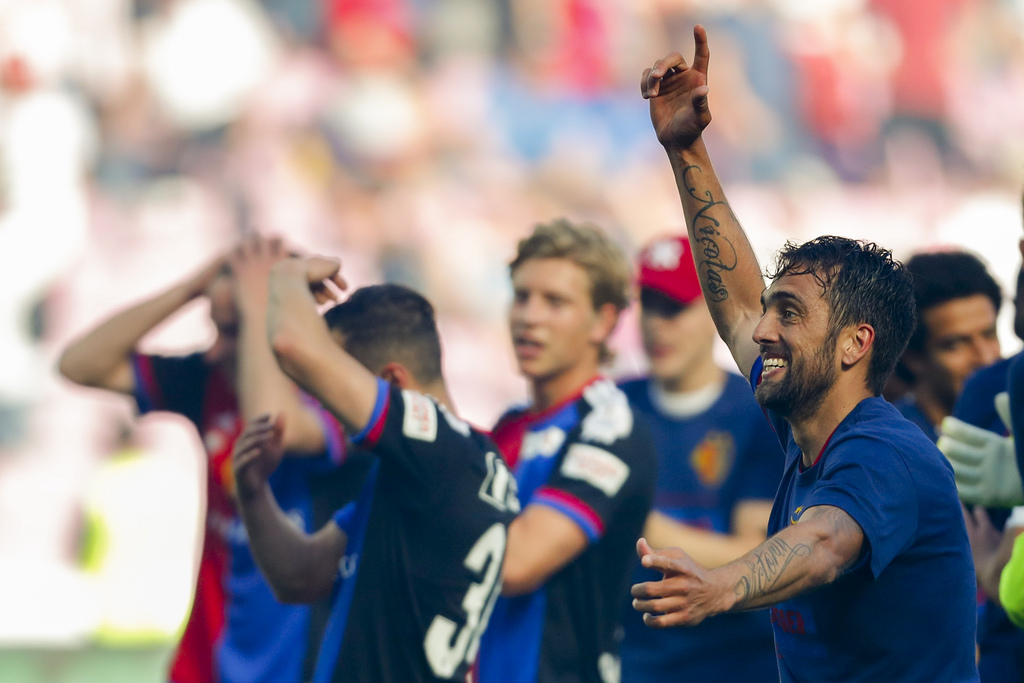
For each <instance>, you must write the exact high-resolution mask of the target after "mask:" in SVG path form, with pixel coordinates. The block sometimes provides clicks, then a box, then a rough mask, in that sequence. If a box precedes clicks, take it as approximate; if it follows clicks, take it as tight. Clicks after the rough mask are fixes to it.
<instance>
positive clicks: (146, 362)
mask: <svg viewBox="0 0 1024 683" xmlns="http://www.w3.org/2000/svg"><path fill="white" fill-rule="evenodd" d="M135 367H136V368H137V369H138V372H139V379H140V380H142V391H143V392H145V394H146V397H147V398H149V402H150V405H151V407H152V409H153V410H162V409H163V408H164V406H165V405H166V404H165V403H164V396H163V393H162V392H161V391H160V385H159V384H158V383H157V381H156V374H155V373H154V372H153V359H152V358H150V357H149V356H143V355H142V354H138V355H136V356H135Z"/></svg>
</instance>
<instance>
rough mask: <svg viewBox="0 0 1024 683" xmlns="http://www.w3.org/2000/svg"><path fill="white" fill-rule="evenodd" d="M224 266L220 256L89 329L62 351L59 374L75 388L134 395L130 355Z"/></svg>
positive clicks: (204, 286)
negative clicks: (73, 384) (157, 292)
mask: <svg viewBox="0 0 1024 683" xmlns="http://www.w3.org/2000/svg"><path fill="white" fill-rule="evenodd" d="M224 264H225V257H224V256H219V257H217V258H216V259H214V260H213V261H211V262H210V263H208V264H207V265H206V266H204V267H203V268H202V269H201V270H200V271H199V272H198V273H196V274H195V275H193V276H192V277H190V278H189V279H187V280H185V281H184V282H181V283H179V284H177V285H175V286H173V287H171V288H170V289H167V290H164V291H163V292H160V293H159V294H157V295H155V296H152V297H150V298H148V299H146V300H145V301H141V302H139V303H137V304H135V305H134V306H132V307H130V308H128V309H126V310H124V311H121V312H120V313H117V314H116V315H114V316H113V317H111V318H109V319H107V320H105V321H103V322H102V323H100V324H99V325H97V326H96V327H94V328H92V330H90V331H89V332H87V333H85V334H84V335H83V336H81V337H79V338H78V339H76V340H75V341H74V342H72V343H71V345H70V346H68V348H67V349H65V350H64V353H63V354H62V355H61V357H60V363H59V366H58V367H59V369H60V373H61V374H62V375H64V376H65V377H66V378H68V379H69V380H71V381H72V382H74V383H76V384H81V385H83V386H87V387H95V388H97V389H107V390H109V391H117V392H120V393H122V394H129V395H131V394H133V393H134V392H135V375H134V372H133V371H132V362H131V355H132V352H133V351H135V349H136V347H137V346H138V344H139V342H140V341H141V340H142V338H143V337H145V336H146V334H148V333H149V331H150V330H152V329H153V328H154V327H156V326H157V325H159V324H160V323H161V322H163V321H164V320H166V319H167V318H168V317H170V316H171V315H172V314H174V312H175V311H177V310H178V309H180V308H181V307H182V306H184V305H185V304H187V303H188V302H190V301H192V300H193V299H195V298H197V297H199V296H202V295H203V293H204V292H205V291H206V288H207V286H209V284H210V283H211V282H213V280H214V278H216V277H217V274H218V273H220V271H221V269H222V268H223V267H224Z"/></svg>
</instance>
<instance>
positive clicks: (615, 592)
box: [480, 379, 657, 683]
mask: <svg viewBox="0 0 1024 683" xmlns="http://www.w3.org/2000/svg"><path fill="white" fill-rule="evenodd" d="M494 439H495V441H496V443H498V444H499V446H500V447H501V449H502V451H503V454H504V455H505V457H506V458H508V459H509V461H510V462H512V463H513V467H514V471H515V476H516V479H517V481H518V488H519V494H520V499H521V500H522V502H523V504H524V505H545V506H547V507H550V508H553V509H555V510H557V511H559V512H561V513H562V514H564V515H566V516H567V517H569V518H570V519H571V520H573V521H574V522H575V523H576V524H577V525H579V527H580V529H582V530H583V532H584V533H585V534H586V536H587V538H588V540H589V541H590V544H589V545H588V546H587V548H586V549H585V550H584V551H583V552H582V553H580V555H579V556H578V557H576V558H575V559H574V560H573V561H572V562H569V563H568V564H567V565H565V566H564V567H562V568H561V569H560V570H559V571H558V572H557V573H555V574H554V576H552V577H551V578H550V579H548V581H547V582H546V583H545V584H544V585H543V586H541V587H540V588H538V589H537V590H535V591H534V592H532V593H529V594H526V595H520V596H517V597H512V598H501V599H499V600H498V603H497V606H496V608H495V610H494V619H492V620H491V628H490V629H489V630H488V632H487V634H486V636H485V638H484V646H483V649H482V653H481V658H480V681H482V682H483V683H555V682H557V683H608V682H610V681H618V680H619V659H618V647H617V643H616V642H615V631H616V628H617V626H618V623H619V615H620V612H621V609H622V603H623V602H624V601H625V600H626V596H627V595H628V589H629V576H630V573H631V570H632V567H633V565H634V563H635V562H637V559H636V540H637V538H638V537H639V536H640V533H641V531H642V530H643V525H644V521H645V520H646V518H647V513H648V511H649V510H650V508H651V503H652V500H653V498H654V483H655V477H656V474H657V457H656V455H655V450H654V443H653V442H652V440H651V437H650V434H649V432H648V431H647V429H646V427H644V426H643V425H640V424H637V423H636V421H635V420H634V419H633V410H632V408H631V407H630V405H629V402H628V401H627V399H626V396H625V394H623V393H622V391H621V390H620V389H619V388H618V387H616V386H615V385H614V384H613V383H612V382H610V381H609V380H606V379H598V380H597V381H595V382H592V383H591V384H590V385H588V386H587V387H585V388H584V390H583V391H582V393H581V395H580V396H578V397H573V398H572V399H571V400H569V401H566V402H565V403H563V404H561V405H558V406H555V407H553V408H551V409H550V410H547V411H545V412H543V413H536V412H529V411H527V410H519V411H512V412H510V413H509V414H507V415H506V416H505V417H504V418H502V419H501V421H499V423H498V426H497V427H495V429H494Z"/></svg>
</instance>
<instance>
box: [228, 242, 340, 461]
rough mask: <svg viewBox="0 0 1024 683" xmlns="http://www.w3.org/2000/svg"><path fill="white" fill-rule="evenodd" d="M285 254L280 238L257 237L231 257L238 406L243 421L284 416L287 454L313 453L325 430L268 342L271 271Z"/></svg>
mask: <svg viewBox="0 0 1024 683" xmlns="http://www.w3.org/2000/svg"><path fill="white" fill-rule="evenodd" d="M287 256H288V254H287V252H286V251H285V249H284V247H283V245H282V244H281V240H279V239H266V238H263V237H260V236H259V235H253V236H251V237H249V238H248V239H246V240H245V241H244V242H242V243H241V244H240V245H239V246H238V248H237V249H235V251H234V252H232V254H231V256H230V264H231V269H232V274H233V275H234V286H235V301H236V303H237V305H238V313H239V330H238V402H239V407H240V409H241V413H242V418H243V419H244V420H245V421H246V422H249V421H251V420H254V419H256V418H257V417H259V416H260V415H268V414H269V415H282V416H283V417H284V425H285V426H284V434H283V436H282V438H283V440H284V446H285V450H286V451H287V452H288V453H291V454H297V455H315V454H318V453H322V452H323V450H324V445H325V438H324V432H323V426H322V425H321V422H320V419H319V418H318V416H317V414H316V413H315V412H314V410H313V409H312V408H310V407H309V406H307V405H304V404H303V402H302V400H301V398H300V395H299V391H298V388H297V387H296V386H295V385H294V384H293V383H292V382H291V380H289V379H288V378H287V377H286V376H285V374H284V373H283V372H282V371H281V368H280V367H278V364H277V360H276V359H275V358H274V353H273V351H272V350H271V348H270V343H269V342H268V341H267V306H268V303H267V302H268V299H269V296H270V295H269V289H270V269H271V268H272V267H273V266H274V264H275V263H278V262H279V261H282V260H284V259H285V258H287Z"/></svg>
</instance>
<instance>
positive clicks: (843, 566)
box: [632, 505, 864, 628]
mask: <svg viewBox="0 0 1024 683" xmlns="http://www.w3.org/2000/svg"><path fill="white" fill-rule="evenodd" d="M863 546H864V532H863V531H862V530H861V528H860V526H859V525H858V524H857V522H856V521H854V519H853V518H852V517H850V516H849V515H848V514H847V513H846V512H844V511H843V510H841V509H839V508H837V507H833V506H830V505H819V506H815V507H811V508H808V509H807V510H806V511H805V512H804V513H803V514H802V515H801V516H800V520H799V521H798V522H797V523H796V524H794V525H792V526H789V527H787V528H785V529H783V530H782V531H780V532H779V533H777V534H775V535H774V536H772V537H771V538H769V539H768V540H767V541H765V542H764V543H762V544H761V545H759V546H758V547H757V548H755V549H754V550H752V551H750V552H749V553H747V554H746V555H744V556H743V557H741V558H740V559H738V560H736V561H734V562H730V563H729V564H727V565H725V566H723V567H719V568H718V569H712V570H708V569H705V568H704V567H701V566H700V565H699V564H697V563H696V562H694V561H693V560H692V559H691V558H690V557H689V556H688V555H687V554H686V553H684V552H683V551H682V550H679V549H676V548H673V549H669V550H663V551H658V552H655V551H653V550H651V548H650V547H649V546H648V545H647V542H646V541H645V540H644V539H640V541H639V542H638V543H637V550H638V552H639V553H640V556H641V563H642V564H643V565H644V566H645V567H650V568H651V569H656V570H658V571H660V572H661V573H662V574H663V575H664V578H663V579H661V580H660V581H649V582H647V583H640V584H637V585H635V586H633V591H632V592H633V597H634V598H635V599H634V600H633V606H634V608H635V609H637V610H638V611H640V612H644V623H646V624H647V625H648V626H651V627H654V628H664V627H667V626H693V625H695V624H698V623H700V622H701V621H703V620H704V619H706V618H707V617H710V616H714V615H715V614H719V613H721V612H728V611H738V610H746V609H756V608H758V607H767V606H768V605H773V604H775V603H778V602H781V601H783V600H787V599H789V598H792V597H794V596H796V595H799V594H801V593H805V592H807V591H809V590H812V589H814V588H817V587H818V586H823V585H825V584H828V583H831V582H832V581H835V580H836V579H837V578H838V577H839V576H841V575H842V574H843V573H844V572H845V571H846V570H847V569H849V568H850V567H851V566H852V565H853V564H854V563H855V562H856V561H857V559H858V558H859V557H860V553H861V549H862V548H863Z"/></svg>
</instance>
